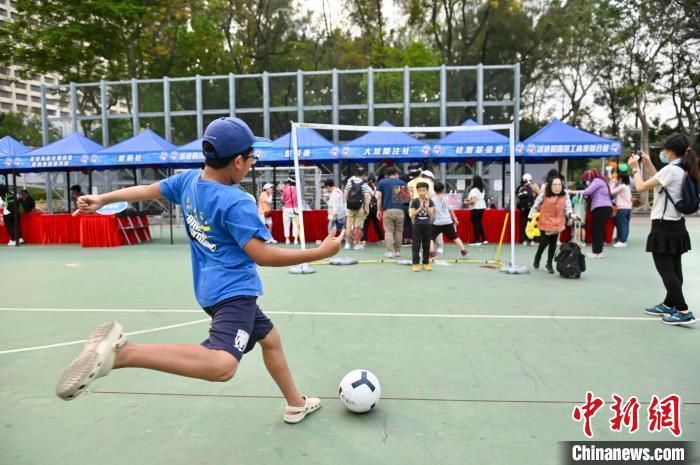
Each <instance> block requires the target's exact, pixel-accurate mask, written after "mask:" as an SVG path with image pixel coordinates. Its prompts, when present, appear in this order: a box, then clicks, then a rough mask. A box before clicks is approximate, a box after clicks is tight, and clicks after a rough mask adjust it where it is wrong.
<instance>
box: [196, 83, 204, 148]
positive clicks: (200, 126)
mask: <svg viewBox="0 0 700 465" xmlns="http://www.w3.org/2000/svg"><path fill="white" fill-rule="evenodd" d="M195 91H196V94H197V138H199V137H202V136H203V135H204V114H203V113H202V76H200V75H199V74H198V75H197V76H196V78H195Z"/></svg>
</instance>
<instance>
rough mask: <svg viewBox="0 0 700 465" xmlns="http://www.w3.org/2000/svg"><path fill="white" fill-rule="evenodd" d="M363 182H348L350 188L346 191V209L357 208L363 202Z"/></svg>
mask: <svg viewBox="0 0 700 465" xmlns="http://www.w3.org/2000/svg"><path fill="white" fill-rule="evenodd" d="M363 185H364V182H355V181H351V182H350V190H349V191H348V204H347V208H348V210H359V209H360V208H362V204H364V202H365V196H364V194H363V193H362V186H363Z"/></svg>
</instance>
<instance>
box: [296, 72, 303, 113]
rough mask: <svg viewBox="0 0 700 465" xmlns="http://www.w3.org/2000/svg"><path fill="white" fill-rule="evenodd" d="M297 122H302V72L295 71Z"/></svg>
mask: <svg viewBox="0 0 700 465" xmlns="http://www.w3.org/2000/svg"><path fill="white" fill-rule="evenodd" d="M297 121H299V122H300V123H303V122H304V72H303V71H302V70H300V69H298V70H297Z"/></svg>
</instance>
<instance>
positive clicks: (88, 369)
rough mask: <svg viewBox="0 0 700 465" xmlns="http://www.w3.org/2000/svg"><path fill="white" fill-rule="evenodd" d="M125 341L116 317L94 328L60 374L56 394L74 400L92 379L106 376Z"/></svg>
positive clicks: (64, 398)
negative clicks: (80, 349)
mask: <svg viewBox="0 0 700 465" xmlns="http://www.w3.org/2000/svg"><path fill="white" fill-rule="evenodd" d="M125 342H126V336H125V335H124V331H123V330H122V327H121V325H120V324H119V323H117V322H116V321H107V322H106V323H102V324H101V325H100V326H98V327H97V328H95V329H94V330H93V331H92V333H91V334H90V336H89V337H88V339H87V341H86V342H85V348H84V349H83V352H82V353H81V354H80V355H78V357H77V358H76V359H75V360H73V362H71V364H70V365H69V366H68V368H66V369H65V370H64V372H63V374H62V375H61V377H60V378H59V380H58V384H56V395H58V397H60V398H61V399H63V400H73V399H75V398H76V397H78V396H79V395H80V394H82V393H83V391H85V388H87V386H88V385H89V384H90V383H91V382H92V381H93V380H95V379H97V378H101V377H102V376H106V375H107V374H108V373H109V372H110V371H111V370H112V367H113V366H114V360H115V359H116V357H117V352H119V349H121V348H122V346H123V345H124V343H125Z"/></svg>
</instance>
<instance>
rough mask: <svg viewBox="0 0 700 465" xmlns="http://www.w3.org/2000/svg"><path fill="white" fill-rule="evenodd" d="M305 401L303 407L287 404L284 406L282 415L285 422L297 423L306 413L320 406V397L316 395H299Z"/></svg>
mask: <svg viewBox="0 0 700 465" xmlns="http://www.w3.org/2000/svg"><path fill="white" fill-rule="evenodd" d="M301 397H303V398H304V400H305V401H306V402H305V404H304V406H303V407H294V406H293V405H287V406H286V407H285V408H284V416H283V417H282V418H283V419H284V421H285V422H287V423H299V422H300V421H301V420H303V419H304V418H306V415H308V414H310V413H312V412H315V411H316V410H318V409H319V408H321V399H319V398H317V397H306V396H301Z"/></svg>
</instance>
